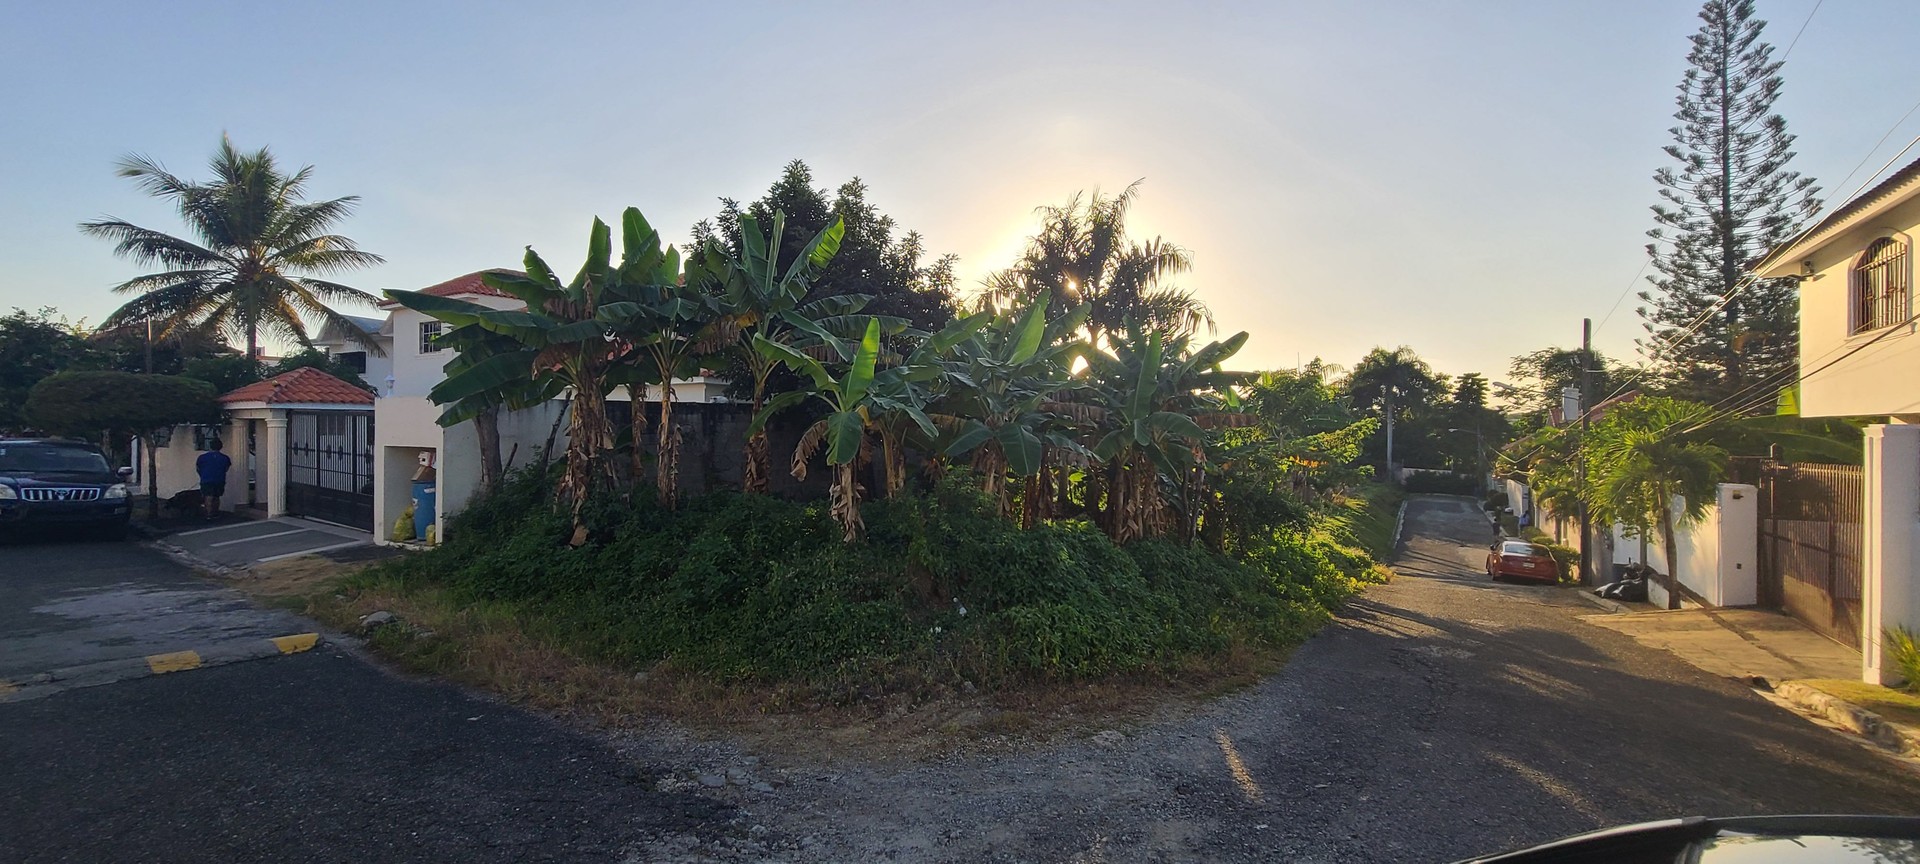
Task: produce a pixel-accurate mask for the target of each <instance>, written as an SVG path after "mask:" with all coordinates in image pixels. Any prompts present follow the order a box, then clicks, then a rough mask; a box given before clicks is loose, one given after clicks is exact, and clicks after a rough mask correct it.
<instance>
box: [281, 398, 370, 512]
mask: <svg viewBox="0 0 1920 864" xmlns="http://www.w3.org/2000/svg"><path fill="white" fill-rule="evenodd" d="M287 512H288V513H291V514H294V515H297V516H306V517H309V518H313V519H318V520H321V521H323V522H332V523H334V524H336V525H344V526H346V527H349V528H358V529H360V530H362V531H372V530H373V412H372V411H288V412H287Z"/></svg>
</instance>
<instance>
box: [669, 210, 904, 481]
mask: <svg viewBox="0 0 1920 864" xmlns="http://www.w3.org/2000/svg"><path fill="white" fill-rule="evenodd" d="M786 222H787V215H786V213H785V212H776V213H775V214H774V216H773V224H772V225H771V226H770V227H769V229H768V230H767V231H766V232H764V233H763V232H762V231H761V227H760V221H759V220H758V219H756V218H754V217H753V216H749V215H743V216H741V217H740V239H741V250H740V254H739V255H737V256H735V255H730V254H728V253H726V252H725V251H723V250H722V249H721V247H720V246H719V244H718V242H716V241H713V240H709V241H708V242H707V244H706V246H704V247H703V248H702V249H701V250H700V253H699V255H698V258H699V259H700V260H701V261H702V262H703V266H704V267H705V268H706V269H707V270H709V271H710V272H712V273H715V274H716V277H717V278H718V280H719V281H720V283H721V286H722V288H721V291H720V303H721V309H722V310H723V311H722V314H723V315H724V316H725V318H726V320H727V322H728V326H730V327H731V328H732V329H733V331H734V332H735V333H737V334H739V336H738V341H737V342H735V345H737V346H738V351H737V353H738V355H739V359H740V364H741V366H742V367H744V368H745V369H746V372H747V376H746V377H747V381H748V384H749V385H750V386H751V388H752V396H751V404H752V411H753V414H754V415H755V416H758V415H759V414H760V413H761V411H762V409H764V408H766V407H767V405H768V401H769V399H768V394H767V389H768V382H769V380H770V379H771V378H772V376H773V371H774V370H775V369H778V368H780V365H781V364H780V362H779V361H777V360H774V359H773V358H771V357H769V356H767V355H766V354H763V353H761V352H760V351H759V350H757V349H756V348H755V347H754V340H755V339H767V340H768V341H772V342H777V343H781V344H785V345H794V346H800V345H804V344H806V343H807V342H808V341H809V340H820V339H829V338H834V337H846V336H851V335H853V333H854V331H853V329H852V328H855V327H861V328H864V327H865V325H866V321H865V320H864V319H861V318H859V317H857V315H856V313H858V312H859V311H860V310H861V309H863V308H865V307H866V305H867V303H868V301H870V300H871V299H872V298H871V297H870V296H868V295H864V294H843V295H836V296H830V297H820V298H816V299H814V300H811V301H809V300H807V299H806V298H807V291H808V289H809V288H810V287H811V284H812V279H813V278H814V277H815V276H817V275H818V274H819V273H820V272H821V271H822V270H824V269H825V268H826V266H827V264H828V262H830V261H832V260H833V256H834V255H835V254H836V253H837V252H838V251H839V250H840V242H841V240H842V238H843V237H844V236H845V235H846V224H845V223H844V222H843V221H841V220H840V219H835V220H833V224H832V225H828V226H827V227H826V228H825V229H822V230H821V231H820V233H819V234H816V235H814V237H813V239H812V240H809V241H807V244H806V246H804V247H802V248H801V250H800V254H799V255H797V256H795V258H794V259H793V260H792V261H790V262H787V264H786V265H785V267H784V268H783V267H782V266H781V263H780V261H779V257H780V247H781V245H782V241H783V239H784V237H785V234H786ZM892 320H894V321H898V319H892ZM904 324H905V322H899V323H898V324H897V325H889V324H887V323H885V322H883V325H882V326H883V329H885V328H886V327H888V326H892V327H893V329H895V330H897V329H898V327H900V326H904ZM790 393H792V394H793V395H789V394H781V395H782V396H785V397H786V398H785V399H783V400H781V402H780V407H781V408H784V407H786V406H788V405H791V404H793V403H794V402H797V401H799V400H800V399H804V398H805V396H806V394H805V393H804V392H803V391H790ZM775 398H779V397H775ZM775 410H778V409H775ZM744 448H745V450H744V460H743V461H744V464H745V470H744V472H743V477H742V481H741V485H742V487H743V488H744V490H745V491H747V492H749V493H759V494H765V493H766V492H767V491H768V484H769V480H770V475H771V473H772V455H771V452H770V450H769V447H768V441H767V432H766V429H765V428H764V425H762V426H758V427H756V428H755V429H754V431H753V432H752V433H750V434H749V435H748V436H747V440H746V442H745V445H744Z"/></svg>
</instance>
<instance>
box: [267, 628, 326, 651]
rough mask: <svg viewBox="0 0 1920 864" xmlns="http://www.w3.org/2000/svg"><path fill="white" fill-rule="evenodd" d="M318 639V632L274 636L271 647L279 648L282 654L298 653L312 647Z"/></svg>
mask: <svg viewBox="0 0 1920 864" xmlns="http://www.w3.org/2000/svg"><path fill="white" fill-rule="evenodd" d="M319 641H320V634H318V633H295V634H293V635H292V636H275V637H274V638H273V647H275V648H278V649H280V653H282V654H298V653H300V652H302V651H305V650H307V649H309V648H312V647H313V646H314V645H315V644H317V643H319Z"/></svg>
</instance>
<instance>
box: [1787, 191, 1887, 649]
mask: <svg viewBox="0 0 1920 864" xmlns="http://www.w3.org/2000/svg"><path fill="white" fill-rule="evenodd" d="M1916 236H1920V161H1916V162H1913V163H1911V164H1909V165H1907V166H1906V167H1905V168H1902V169H1900V170H1899V171H1898V172H1895V173H1894V174H1893V175H1892V176H1891V177H1889V178H1887V180H1886V181H1885V182H1882V183H1881V184H1879V185H1878V186H1875V187H1874V188H1873V189H1871V190H1868V191H1867V192H1866V193H1864V194H1862V195H1860V196H1859V197H1857V198H1855V199H1853V200H1852V201H1849V202H1847V203H1846V204H1845V205H1844V206H1842V207H1841V208H1840V209H1839V210H1836V211H1834V213H1833V215H1831V216H1828V217H1827V218H1826V219H1823V220H1821V222H1820V223H1819V224H1817V225H1815V226H1814V227H1813V228H1812V229H1810V230H1808V231H1807V232H1805V233H1804V234H1803V235H1802V236H1801V237H1800V238H1799V239H1798V240H1796V241H1795V242H1792V243H1789V244H1787V245H1785V246H1783V247H1781V248H1779V249H1775V250H1774V251H1773V252H1771V253H1769V254H1768V255H1767V256H1766V257H1765V258H1764V259H1762V260H1761V261H1760V263H1759V264H1758V265H1757V266H1756V267H1755V268H1754V275H1756V276H1759V277H1760V278H1766V279H1775V278H1789V277H1790V278H1793V279H1795V280H1797V281H1798V283H1799V294H1800V375H1799V408H1800V413H1801V415H1802V416H1807V417H1862V416H1871V417H1876V418H1884V419H1885V421H1886V422H1882V423H1876V424H1874V425H1871V426H1868V427H1867V430H1866V457H1865V465H1864V469H1865V470H1864V485H1865V487H1866V491H1865V500H1864V502H1863V517H1864V518H1863V520H1862V523H1863V524H1862V526H1861V527H1862V533H1863V537H1864V543H1863V549H1862V554H1861V560H1862V563H1863V574H1862V588H1861V597H1860V607H1861V628H1860V629H1861V649H1862V655H1863V656H1862V664H1863V670H1862V671H1863V677H1864V678H1865V679H1866V680H1867V681H1870V682H1875V683H1888V682H1890V681H1891V680H1893V679H1897V678H1898V677H1899V671H1898V669H1897V668H1896V667H1895V665H1894V664H1893V663H1892V662H1891V661H1890V658H1887V657H1886V656H1884V648H1885V640H1884V639H1883V638H1882V634H1883V633H1884V632H1885V630H1886V628H1890V627H1896V626H1898V627H1907V628H1910V629H1913V630H1920V572H1917V571H1920V554H1916V551H1917V550H1920V425H1917V424H1920V333H1916V332H1915V331H1916V329H1917V328H1916V326H1915V323H1914V311H1915V310H1914V305H1913V286H1914V272H1913V261H1914V239H1915V237H1916Z"/></svg>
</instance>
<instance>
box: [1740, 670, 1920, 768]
mask: <svg viewBox="0 0 1920 864" xmlns="http://www.w3.org/2000/svg"><path fill="white" fill-rule="evenodd" d="M1773 692H1774V694H1775V695H1777V696H1779V697H1780V698H1782V699H1784V700H1786V701H1787V703H1788V704H1790V705H1792V706H1793V707H1794V708H1796V709H1798V710H1800V711H1803V712H1806V713H1808V714H1812V715H1813V716H1815V717H1819V718H1822V719H1824V720H1827V721H1829V722H1832V723H1835V724H1837V725H1839V726H1841V727H1842V728H1845V729H1846V730H1847V731H1849V732H1852V733H1853V734H1855V735H1858V736H1860V737H1862V738H1865V739H1867V740H1868V741H1870V742H1873V743H1874V744H1876V745H1878V746H1880V747H1882V748H1884V749H1887V750H1891V751H1893V752H1895V753H1899V754H1900V755H1902V756H1920V731H1915V730H1913V729H1910V728H1908V727H1905V726H1901V725H1900V724H1897V723H1889V722H1887V720H1886V718H1884V717H1881V716H1880V715H1879V714H1876V713H1874V712H1872V711H1869V710H1867V709H1865V708H1862V707H1860V706H1858V705H1855V704H1853V703H1852V702H1848V701H1847V700H1845V699H1841V698H1840V697H1838V696H1835V695H1833V694H1831V693H1827V692H1825V691H1823V690H1819V689H1816V688H1814V687H1809V686H1807V685H1805V684H1802V683H1800V682H1798V681H1788V682H1786V683H1784V684H1781V685H1780V686H1778V687H1776V688H1774V691H1773Z"/></svg>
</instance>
